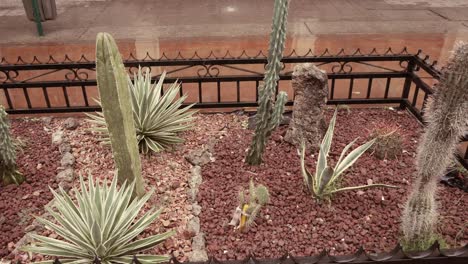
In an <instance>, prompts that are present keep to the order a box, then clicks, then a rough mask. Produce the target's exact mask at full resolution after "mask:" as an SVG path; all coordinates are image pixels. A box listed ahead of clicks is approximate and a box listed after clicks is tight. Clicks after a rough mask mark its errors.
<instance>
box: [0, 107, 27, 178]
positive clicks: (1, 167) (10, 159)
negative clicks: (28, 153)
mask: <svg viewBox="0 0 468 264" xmlns="http://www.w3.org/2000/svg"><path fill="white" fill-rule="evenodd" d="M7 116H8V114H7V113H6V112H5V108H3V106H1V105H0V139H1V140H0V172H1V174H2V184H3V185H8V184H12V183H15V184H21V183H22V182H23V181H24V176H23V175H22V174H21V173H20V172H19V171H18V168H17V167H16V146H15V143H14V142H13V140H12V138H11V135H10V124H9V122H8V118H7Z"/></svg>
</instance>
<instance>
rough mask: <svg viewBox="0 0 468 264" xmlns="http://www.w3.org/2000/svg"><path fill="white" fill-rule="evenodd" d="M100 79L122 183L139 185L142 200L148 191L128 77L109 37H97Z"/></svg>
mask: <svg viewBox="0 0 468 264" xmlns="http://www.w3.org/2000/svg"><path fill="white" fill-rule="evenodd" d="M96 75H97V85H98V88H99V94H100V96H101V106H102V112H103V113H104V118H105V120H106V124H107V128H108V130H109V138H110V142H111V146H112V152H113V155H114V160H115V165H116V168H117V177H118V181H119V183H120V184H122V183H123V182H125V180H127V181H129V182H133V181H135V189H134V195H136V196H138V197H142V196H143V195H144V192H145V187H144V182H143V179H142V177H141V164H140V156H139V154H138V145H137V140H136V133H135V126H134V123H133V110H132V102H131V101H130V100H131V97H130V91H129V89H128V82H127V74H126V72H125V67H124V65H123V62H122V58H121V57H120V53H119V50H118V48H117V45H116V44H115V41H114V39H113V38H112V36H111V35H110V34H108V33H99V34H98V35H97V40H96Z"/></svg>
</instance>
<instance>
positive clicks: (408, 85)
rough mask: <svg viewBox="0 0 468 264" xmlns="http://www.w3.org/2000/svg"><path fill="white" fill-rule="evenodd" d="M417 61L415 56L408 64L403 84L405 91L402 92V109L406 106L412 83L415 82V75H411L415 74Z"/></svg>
mask: <svg viewBox="0 0 468 264" xmlns="http://www.w3.org/2000/svg"><path fill="white" fill-rule="evenodd" d="M415 65H416V62H415V59H414V58H411V59H410V60H409V61H408V65H407V66H406V74H407V75H406V78H405V83H404V84H403V92H402V94H401V103H400V109H405V108H406V102H405V100H407V99H408V96H409V92H410V89H411V83H412V82H413V77H412V76H411V75H412V74H413V71H414V68H415Z"/></svg>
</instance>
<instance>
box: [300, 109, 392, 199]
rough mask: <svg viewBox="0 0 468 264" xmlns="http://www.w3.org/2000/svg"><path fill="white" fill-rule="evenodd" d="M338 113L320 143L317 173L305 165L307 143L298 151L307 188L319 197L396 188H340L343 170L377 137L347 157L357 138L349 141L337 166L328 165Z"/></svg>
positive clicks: (378, 185) (377, 185)
mask: <svg viewBox="0 0 468 264" xmlns="http://www.w3.org/2000/svg"><path fill="white" fill-rule="evenodd" d="M336 115H337V110H335V113H334V114H333V117H332V119H331V120H330V125H329V126H328V130H327V133H326V134H325V136H324V138H323V141H322V144H321V145H320V151H319V154H318V160H317V165H316V169H315V174H312V173H311V172H310V171H309V170H308V169H307V168H306V167H305V143H304V142H302V146H301V148H302V149H301V151H298V153H299V155H300V156H301V171H302V176H303V177H304V184H305V185H306V187H307V189H308V190H309V191H310V192H311V193H312V195H313V196H314V197H316V198H317V199H324V198H326V199H329V198H330V196H331V195H332V194H334V193H337V192H342V191H348V190H356V189H363V188H370V187H388V188H396V186H392V185H385V184H368V185H361V186H353V187H343V188H339V185H340V184H339V183H340V176H341V175H342V174H343V172H344V171H345V170H346V169H348V168H349V167H351V166H352V165H353V164H354V163H355V162H356V161H357V160H358V159H359V157H361V156H362V155H363V154H364V153H365V152H366V151H367V150H368V149H369V148H370V147H371V146H372V144H374V142H375V139H373V140H371V141H369V142H366V143H364V144H363V145H361V146H359V147H357V148H356V149H354V150H353V151H351V152H350V153H349V154H348V155H347V156H346V157H345V155H346V153H347V152H348V150H349V149H350V148H351V147H352V146H353V144H354V143H355V142H356V140H357V139H355V140H353V141H352V142H351V143H349V144H348V145H347V146H346V147H345V148H344V149H343V151H342V152H341V155H340V158H339V159H338V162H337V163H336V165H335V167H334V168H332V167H330V166H328V163H327V158H328V153H329V152H330V148H331V143H332V140H333V132H334V130H335V124H336Z"/></svg>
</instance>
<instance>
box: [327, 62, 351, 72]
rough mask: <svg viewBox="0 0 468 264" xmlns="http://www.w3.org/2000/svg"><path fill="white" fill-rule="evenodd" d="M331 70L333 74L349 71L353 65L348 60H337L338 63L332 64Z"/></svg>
mask: <svg viewBox="0 0 468 264" xmlns="http://www.w3.org/2000/svg"><path fill="white" fill-rule="evenodd" d="M331 71H332V72H333V73H334V74H337V73H350V72H352V71H353V67H352V66H351V65H349V61H342V62H338V64H336V65H333V66H332V68H331Z"/></svg>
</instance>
